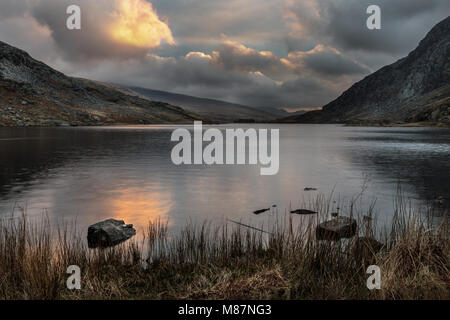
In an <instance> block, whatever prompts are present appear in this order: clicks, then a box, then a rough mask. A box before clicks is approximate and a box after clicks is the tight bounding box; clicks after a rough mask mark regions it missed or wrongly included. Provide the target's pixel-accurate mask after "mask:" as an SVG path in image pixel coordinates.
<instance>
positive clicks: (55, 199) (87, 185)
mask: <svg viewBox="0 0 450 320" xmlns="http://www.w3.org/2000/svg"><path fill="white" fill-rule="evenodd" d="M251 126H252V127H256V128H269V129H270V128H279V129H280V171H279V173H278V175H275V176H261V175H260V172H259V166H236V165H234V166H233V165H231V166H230V165H229V166H206V165H200V166H194V165H192V166H185V165H183V166H175V165H173V164H172V162H171V159H170V153H171V149H172V147H173V146H174V144H175V143H173V142H171V141H170V135H171V132H172V130H174V129H175V128H176V127H175V126H122V127H91V128H0V151H1V152H0V168H1V171H0V214H1V215H3V216H9V215H11V213H12V212H13V209H14V208H16V209H15V212H16V214H17V213H18V212H19V211H20V210H18V208H25V210H26V212H27V214H28V216H30V217H34V216H41V215H42V214H43V213H45V214H47V215H48V216H49V217H50V218H51V219H52V221H56V220H59V219H60V218H63V219H68V220H71V219H72V220H73V219H76V220H77V223H78V225H80V226H83V227H85V226H87V225H89V224H91V223H95V222H97V221H100V220H103V219H106V218H117V219H124V220H125V221H126V222H127V223H133V224H135V225H136V226H137V227H138V228H144V227H145V226H146V225H147V222H148V221H149V220H155V219H157V218H162V219H163V220H165V219H167V220H168V221H169V223H170V225H171V226H172V227H173V228H175V229H179V228H181V227H182V226H183V225H185V224H186V222H188V221H189V220H190V219H193V220H194V221H203V220H205V219H208V220H210V221H223V219H224V218H230V219H234V220H239V221H244V222H246V223H251V224H254V225H256V224H260V223H262V222H263V221H265V220H264V219H265V218H266V217H267V214H262V215H260V216H256V215H253V214H252V212H253V211H255V210H257V209H261V208H269V207H271V206H272V205H274V204H276V205H277V210H278V213H279V214H281V213H282V214H284V212H285V211H286V210H289V209H290V208H293V209H297V208H298V206H300V204H301V203H302V201H303V200H304V199H306V200H308V199H311V198H313V197H314V196H315V195H317V194H318V193H322V194H324V195H326V196H328V195H330V194H331V193H332V192H333V190H334V193H333V194H334V197H335V198H336V199H340V200H341V201H345V200H350V199H351V198H352V197H354V196H355V195H357V194H358V193H360V192H361V188H362V186H363V185H364V184H366V186H367V189H366V191H365V193H364V196H363V198H362V200H361V201H362V202H361V205H362V206H363V207H368V206H369V205H370V203H371V202H372V201H373V200H374V199H376V208H377V211H378V214H379V216H380V217H382V218H389V216H390V215H392V211H393V210H392V208H393V200H394V197H395V194H396V188H397V184H398V182H400V183H401V184H402V187H403V190H404V192H405V194H406V196H408V197H410V198H412V199H414V200H433V199H435V198H436V197H439V196H443V197H444V198H446V200H447V201H450V199H449V197H450V163H449V161H448V160H449V159H450V157H449V156H450V130H447V129H430V128H360V127H358V128H353V127H342V126H336V125H272V124H270V125H266V124H259V125H251ZM218 127H219V128H221V129H225V128H227V127H241V128H246V127H247V125H242V124H239V125H230V126H218ZM207 128H208V126H204V129H207ZM305 187H315V188H318V191H312V192H304V191H303V189H304V188H305ZM342 210H344V212H343V213H344V214H345V208H343V209H342ZM294 219H301V217H294Z"/></svg>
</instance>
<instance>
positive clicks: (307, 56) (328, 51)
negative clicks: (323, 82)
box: [288, 45, 370, 77]
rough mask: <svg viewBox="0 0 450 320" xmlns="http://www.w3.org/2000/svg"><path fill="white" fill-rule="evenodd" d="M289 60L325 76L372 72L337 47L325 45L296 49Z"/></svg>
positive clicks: (290, 54) (299, 66)
mask: <svg viewBox="0 0 450 320" xmlns="http://www.w3.org/2000/svg"><path fill="white" fill-rule="evenodd" d="M288 59H289V61H291V62H292V63H293V64H296V65H298V68H304V69H306V70H310V71H312V72H314V73H317V74H319V75H323V76H332V77H339V76H344V75H362V74H367V73H370V70H369V69H368V68H367V67H365V66H363V65H361V64H360V63H359V62H357V61H354V60H352V59H350V58H348V57H346V56H344V55H343V54H342V53H341V52H339V51H338V50H337V49H335V48H332V47H327V46H324V45H317V46H316V47H315V48H314V49H312V50H309V51H296V52H291V53H289V55H288Z"/></svg>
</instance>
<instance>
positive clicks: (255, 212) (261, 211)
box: [253, 208, 270, 214]
mask: <svg viewBox="0 0 450 320" xmlns="http://www.w3.org/2000/svg"><path fill="white" fill-rule="evenodd" d="M269 210H270V208H268V209H261V210H256V211H253V213H254V214H261V213H264V212H267V211H269Z"/></svg>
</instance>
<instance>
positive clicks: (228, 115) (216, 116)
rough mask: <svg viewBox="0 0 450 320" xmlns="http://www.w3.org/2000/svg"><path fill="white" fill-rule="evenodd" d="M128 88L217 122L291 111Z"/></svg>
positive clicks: (262, 118)
mask: <svg viewBox="0 0 450 320" xmlns="http://www.w3.org/2000/svg"><path fill="white" fill-rule="evenodd" d="M128 89H130V90H132V91H135V92H136V93H138V94H140V95H142V96H143V97H146V98H148V99H150V100H156V101H163V102H166V103H170V104H173V105H177V106H180V107H182V108H183V109H185V110H188V111H191V112H194V113H196V114H199V115H201V116H204V117H206V118H208V119H210V120H211V121H215V122H235V121H238V120H240V119H253V120H255V121H267V120H274V119H277V118H280V117H285V116H287V115H288V114H289V113H288V112H286V111H284V110H279V109H275V108H253V107H248V106H244V105H240V104H235V103H229V102H225V101H220V100H213V99H205V98H198V97H193V96H188V95H182V94H175V93H170V92H165V91H157V90H151V89H144V88H137V87H129V88H128Z"/></svg>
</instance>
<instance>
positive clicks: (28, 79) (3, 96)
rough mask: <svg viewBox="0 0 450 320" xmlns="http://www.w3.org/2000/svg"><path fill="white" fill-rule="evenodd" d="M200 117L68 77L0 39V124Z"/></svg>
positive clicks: (186, 120) (171, 120)
mask: <svg viewBox="0 0 450 320" xmlns="http://www.w3.org/2000/svg"><path fill="white" fill-rule="evenodd" d="M195 119H202V117H200V116H198V115H195V114H193V113H192V112H189V111H185V110H183V109H181V108H179V107H175V106H173V105H170V104H168V103H164V102H153V101H149V100H147V99H143V98H139V97H136V95H134V94H132V95H130V94H128V93H127V92H126V91H124V90H121V89H120V88H117V87H116V86H113V85H110V84H105V83H100V82H96V81H90V80H86V79H78V78H72V77H68V76H66V75H64V74H62V73H61V72H58V71H56V70H54V69H52V68H50V67H49V66H47V65H45V64H44V63H42V62H39V61H37V60H35V59H33V58H32V57H30V55H29V54H28V53H26V52H25V51H22V50H20V49H17V48H15V47H12V46H10V45H8V44H6V43H4V42H1V41H0V126H54V125H101V124H113V123H129V124H144V123H145V124H152V123H155V124H157V123H192V121H193V120H195Z"/></svg>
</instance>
